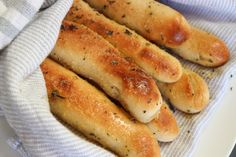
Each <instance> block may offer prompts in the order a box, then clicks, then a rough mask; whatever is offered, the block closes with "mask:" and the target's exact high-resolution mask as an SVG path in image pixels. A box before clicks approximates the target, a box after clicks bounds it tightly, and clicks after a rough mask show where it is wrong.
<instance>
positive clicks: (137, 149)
mask: <svg viewBox="0 0 236 157" xmlns="http://www.w3.org/2000/svg"><path fill="white" fill-rule="evenodd" d="M41 69H42V71H43V74H44V78H45V81H46V87H47V91H48V98H49V103H50V108H51V111H52V113H54V114H55V115H56V116H57V117H59V118H60V119H61V120H63V121H65V122H66V123H68V124H70V125H71V126H72V127H74V128H75V129H77V130H79V131H81V132H82V133H83V134H84V135H85V136H87V137H88V138H89V139H93V140H95V141H97V142H98V143H100V144H102V145H103V146H105V147H106V148H108V149H110V150H112V151H114V152H115V153H117V154H118V155H120V156H124V157H125V156H130V157H159V156H160V148H159V145H158V143H157V141H156V139H155V138H154V136H153V135H152V133H151V132H150V130H149V129H148V128H147V127H146V126H145V125H143V124H141V123H139V122H133V121H131V120H130V117H129V116H128V115H127V114H126V113H125V112H124V111H122V110H121V109H120V108H118V107H117V106H116V105H115V104H113V103H112V102H111V101H110V100H109V99H108V98H106V96H105V95H104V94H102V93H101V92H100V91H98V90H97V89H96V88H94V87H93V86H91V85H90V84H89V83H87V82H86V81H84V80H82V79H81V78H80V77H78V76H77V75H76V74H75V73H73V72H71V71H69V70H67V69H65V68H64V67H62V66H60V65H59V64H57V63H55V62H53V61H52V60H49V59H46V60H45V61H44V62H43V63H42V65H41Z"/></svg>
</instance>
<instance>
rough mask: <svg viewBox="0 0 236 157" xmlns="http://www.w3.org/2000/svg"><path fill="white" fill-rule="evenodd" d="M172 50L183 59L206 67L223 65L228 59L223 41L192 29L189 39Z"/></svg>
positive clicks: (227, 52)
mask: <svg viewBox="0 0 236 157" xmlns="http://www.w3.org/2000/svg"><path fill="white" fill-rule="evenodd" d="M173 50H174V52H176V53H177V54H178V55H180V56H181V57H183V58H184V59H187V60H189V61H192V62H194V63H198V64H200V65H203V66H207V67H217V66H220V65H223V64H224V63H226V62H227V61H228V59H229V51H228V48H227V47H226V45H225V43H224V42H223V41H221V40H220V39H218V38H217V37H216V36H214V35H211V34H209V33H207V32H204V31H202V30H199V29H197V28H194V27H192V35H191V37H190V38H189V39H188V40H187V41H186V42H184V43H183V44H182V45H179V46H177V47H176V48H173Z"/></svg>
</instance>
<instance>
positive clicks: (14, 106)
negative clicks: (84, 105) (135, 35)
mask: <svg viewBox="0 0 236 157" xmlns="http://www.w3.org/2000/svg"><path fill="white" fill-rule="evenodd" d="M71 3H72V0H50V1H46V2H43V0H0V107H1V108H2V111H3V113H4V115H5V117H6V119H7V121H8V123H9V124H10V125H11V127H12V128H13V129H14V130H15V132H16V135H17V137H15V138H13V139H9V140H8V143H9V144H10V145H11V147H12V148H14V149H16V150H17V151H18V152H20V154H21V155H22V156H45V157H57V156H61V157H62V156H63V157H64V156H69V157H78V156H82V157H85V156H98V157H103V156H114V155H113V154H112V153H110V152H108V151H106V150H104V149H102V148H100V147H98V146H96V145H93V144H91V143H89V142H87V141H86V140H84V139H82V138H80V137H78V136H76V135H74V134H73V133H72V132H70V131H69V130H68V129H66V128H65V127H64V126H63V125H61V124H60V123H59V122H58V121H57V120H56V119H55V118H54V117H53V116H52V114H51V113H50V111H49V105H48V99H47V94H46V87H45V85H44V80H43V76H42V73H41V71H40V69H39V64H40V63H41V62H42V61H43V60H44V59H45V57H46V56H47V55H48V54H49V52H50V51H51V49H52V48H53V45H54V44H55V41H56V38H57V36H58V31H59V27H60V23H61V21H62V19H63V18H64V16H65V14H66V12H67V11H68V9H69V7H70V5H71ZM163 3H166V4H167V5H169V6H171V7H173V8H175V9H177V10H179V11H180V12H181V13H183V14H184V15H185V17H186V18H187V19H188V21H189V22H190V23H191V24H192V25H194V26H196V27H199V28H201V29H203V30H205V31H208V32H211V33H213V34H215V35H217V36H219V37H220V38H222V39H223V40H224V41H225V42H226V44H227V45H228V47H229V49H230V53H231V59H230V61H229V62H228V63H227V64H226V65H224V66H223V67H220V68H217V69H215V70H214V71H213V70H210V69H207V68H204V67H200V66H197V65H194V64H191V63H189V62H187V61H183V60H181V61H182V63H183V65H184V66H185V67H188V68H190V69H192V70H193V71H195V72H197V73H198V74H200V75H201V76H202V77H203V78H205V80H206V81H207V82H208V84H209V88H210V91H211V100H210V104H209V106H208V107H207V108H206V109H205V110H204V111H203V112H201V113H200V114H198V115H196V116H194V117H192V118H191V119H189V118H187V119H186V117H185V116H184V115H183V114H181V112H178V111H176V112H175V115H176V117H177V121H178V122H179V124H180V126H181V134H180V136H179V137H178V138H177V139H176V140H175V141H174V142H172V143H161V151H162V152H161V153H162V155H163V156H165V157H189V156H191V153H192V152H193V150H194V146H195V145H196V144H197V142H198V137H199V136H200V135H201V131H202V129H203V128H204V126H205V125H206V124H207V122H208V119H209V118H210V117H211V115H212V114H213V113H214V110H215V109H216V108H217V107H218V106H219V105H220V103H219V102H220V100H221V98H222V97H223V96H224V92H225V90H226V87H227V83H228V80H229V77H230V74H231V73H232V72H233V70H235V69H236V44H235V43H236V9H235V8H236V1H235V0H224V1H222V0H207V1H203V0H163ZM40 7H41V8H44V10H43V11H41V12H40V13H37V12H38V10H39V9H40ZM9 43H10V44H9ZM32 90H33V92H32ZM189 131H190V132H189Z"/></svg>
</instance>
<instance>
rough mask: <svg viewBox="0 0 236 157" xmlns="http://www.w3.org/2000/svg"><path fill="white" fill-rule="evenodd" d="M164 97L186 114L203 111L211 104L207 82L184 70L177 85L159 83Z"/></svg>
mask: <svg viewBox="0 0 236 157" xmlns="http://www.w3.org/2000/svg"><path fill="white" fill-rule="evenodd" d="M158 87H159V88H160V90H161V92H162V94H163V96H164V97H166V98H168V99H169V100H170V102H171V103H172V104H173V105H174V106H175V107H176V108H178V109H179V110H181V111H183V112H186V113H197V112H200V111H202V110H203V109H204V108H205V107H206V106H207V104H208V102H209V90H208V86H207V84H206V82H205V81H204V80H203V79H202V78H201V77H200V76H199V75H198V74H196V73H194V72H193V71H190V70H186V69H185V70H184V72H183V75H182V77H181V78H180V80H178V81H177V82H175V83H169V84H168V83H160V82H158Z"/></svg>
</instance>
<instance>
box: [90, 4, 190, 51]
mask: <svg viewBox="0 0 236 157" xmlns="http://www.w3.org/2000/svg"><path fill="white" fill-rule="evenodd" d="M86 2H88V3H89V4H90V5H91V6H93V7H95V8H96V9H98V10H99V11H100V12H102V13H104V14H105V15H106V16H108V17H110V18H111V19H113V20H116V21H117V22H119V23H121V24H125V25H127V26H128V27H130V28H132V29H134V30H136V31H137V32H139V33H140V34H142V35H143V36H145V37H146V38H147V39H149V40H151V41H155V42H157V43H158V44H161V45H165V46H168V47H172V46H177V45H180V44H182V43H183V42H184V41H186V40H187V39H188V38H189V37H190V34H191V33H190V27H189V25H188V23H187V22H186V20H185V19H184V17H183V16H182V15H181V14H179V13H178V12H177V11H175V10H173V9H172V8H170V7H168V6H165V5H163V4H161V3H159V2H156V1H154V0H145V1H142V0H139V1H137V0H136V1H135V0H130V1H129V3H128V2H127V1H125V0H115V1H113V3H109V1H107V0H86ZM163 12H165V14H164V13H163Z"/></svg>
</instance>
